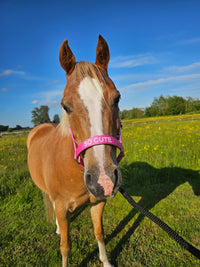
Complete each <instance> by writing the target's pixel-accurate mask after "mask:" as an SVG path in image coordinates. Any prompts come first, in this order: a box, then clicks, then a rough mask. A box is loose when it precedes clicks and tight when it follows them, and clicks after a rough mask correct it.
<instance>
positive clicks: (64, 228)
mask: <svg viewBox="0 0 200 267" xmlns="http://www.w3.org/2000/svg"><path fill="white" fill-rule="evenodd" d="M55 212H56V218H57V221H58V224H59V228H60V237H61V240H60V251H61V254H62V267H66V266H67V258H68V254H69V252H70V249H71V247H70V245H71V244H70V238H69V213H68V212H67V211H66V206H65V205H64V204H63V203H62V202H59V201H56V202H55Z"/></svg>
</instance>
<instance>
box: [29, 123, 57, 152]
mask: <svg viewBox="0 0 200 267" xmlns="http://www.w3.org/2000/svg"><path fill="white" fill-rule="evenodd" d="M56 126H57V125H56V124H54V123H44V124H40V125H38V126H36V127H35V128H33V130H31V132H30V133H29V135H28V139H27V147H28V149H29V147H30V145H31V143H32V142H33V141H34V140H38V139H40V138H41V137H44V136H46V135H48V134H50V132H52V131H53V130H55V128H56Z"/></svg>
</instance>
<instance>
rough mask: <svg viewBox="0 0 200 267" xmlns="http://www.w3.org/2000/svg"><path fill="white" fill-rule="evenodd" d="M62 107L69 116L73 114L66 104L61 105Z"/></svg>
mask: <svg viewBox="0 0 200 267" xmlns="http://www.w3.org/2000/svg"><path fill="white" fill-rule="evenodd" d="M61 106H62V107H63V109H64V110H65V111H66V112H67V114H70V113H71V112H72V111H71V109H70V108H69V107H67V106H66V105H65V104H63V103H61Z"/></svg>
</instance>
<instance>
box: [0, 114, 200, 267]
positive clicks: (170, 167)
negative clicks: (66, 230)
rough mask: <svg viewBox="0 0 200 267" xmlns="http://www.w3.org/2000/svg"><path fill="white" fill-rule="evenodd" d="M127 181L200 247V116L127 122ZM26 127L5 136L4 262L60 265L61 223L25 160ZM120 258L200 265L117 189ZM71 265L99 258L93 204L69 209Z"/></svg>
mask: <svg viewBox="0 0 200 267" xmlns="http://www.w3.org/2000/svg"><path fill="white" fill-rule="evenodd" d="M122 136H123V143H124V147H125V151H126V157H125V158H124V159H123V161H122V163H121V164H120V166H121V169H122V173H123V183H124V185H123V186H124V187H125V188H126V189H127V191H128V192H129V193H130V194H131V195H132V196H133V198H134V199H135V200H136V201H137V202H139V203H140V204H141V205H142V206H144V207H145V208H147V209H149V210H151V212H152V213H154V214H155V215H157V216H158V217H159V218H161V219H162V220H164V222H166V223H167V224H169V225H170V226H171V227H172V228H173V229H174V230H176V231H177V233H179V234H180V235H181V236H182V237H183V238H184V239H186V240H187V241H188V242H190V243H192V244H193V245H194V246H196V247H198V248H199V249H200V245H199V244H200V224H199V218H200V208H199V207H200V172H199V170H200V150H199V145H200V120H199V119H198V118H196V119H195V120H191V119H190V118H187V117H183V119H182V120H179V119H177V120H174V119H173V120H171V119H170V118H167V120H158V119H156V120H152V119H151V120H146V121H145V120H144V119H143V120H141V121H138V120H137V121H129V122H124V123H123V129H122ZM26 157H27V151H26V135H22V136H9V137H3V138H1V139H0V204H1V205H0V214H1V216H0V266H20V267H21V266H52V267H53V266H61V255H60V251H59V237H58V236H57V235H56V234H55V230H56V227H55V225H52V224H51V223H49V222H47V220H46V216H45V207H44V203H43V196H42V193H41V191H40V190H39V189H38V188H37V187H36V186H35V185H34V184H33V182H32V180H31V178H30V175H29V172H28V168H27V163H26ZM103 220H104V231H105V242H106V248H107V252H108V256H109V258H110V260H111V262H112V263H113V264H114V265H115V266H126V267H127V266H170V267H171V266H176V267H177V266H187V267H188V266H200V261H199V260H197V259H196V258H195V257H194V256H192V255H191V254H190V253H188V252H187V251H185V250H183V249H182V248H181V247H180V246H179V245H178V244H176V242H175V241H174V240H172V239H171V238H170V237H169V236H168V235H167V234H166V233H165V232H164V231H162V230H161V229H160V228H159V227H158V226H157V225H155V224H154V223H153V222H151V221H150V220H149V219H147V218H144V217H143V216H142V215H140V214H138V213H137V212H136V211H135V210H134V209H132V208H131V206H130V205H129V204H128V203H127V201H126V200H125V199H124V198H123V197H122V196H121V195H120V194H119V193H118V194H117V195H116V197H115V198H114V199H110V200H109V201H108V203H107V205H106V208H105V211H104V217H103ZM70 233H71V239H72V251H71V254H70V257H69V264H70V266H101V263H100V262H99V259H98V250H97V243H96V241H95V238H94V234H93V229H92V222H91V218H90V210H89V208H88V207H84V208H83V209H82V210H81V212H80V214H73V215H72V222H71V230H70Z"/></svg>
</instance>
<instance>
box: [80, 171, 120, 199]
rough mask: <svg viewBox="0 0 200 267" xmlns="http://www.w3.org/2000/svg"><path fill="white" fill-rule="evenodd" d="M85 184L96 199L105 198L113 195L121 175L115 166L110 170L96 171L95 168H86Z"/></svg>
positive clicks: (118, 185)
mask: <svg viewBox="0 0 200 267" xmlns="http://www.w3.org/2000/svg"><path fill="white" fill-rule="evenodd" d="M84 179H85V184H86V186H87V188H88V190H89V192H90V193H91V194H92V195H93V196H94V197H95V198H96V199H100V200H101V199H102V200H103V199H106V198H111V197H114V196H115V195H116V193H117V191H118V189H119V187H120V185H121V182H122V175H121V171H120V169H119V168H118V167H117V166H115V167H113V168H112V170H111V171H110V172H108V170H106V171H104V172H99V171H98V172H97V171H96V170H95V169H90V170H86V172H85V175H84Z"/></svg>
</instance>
